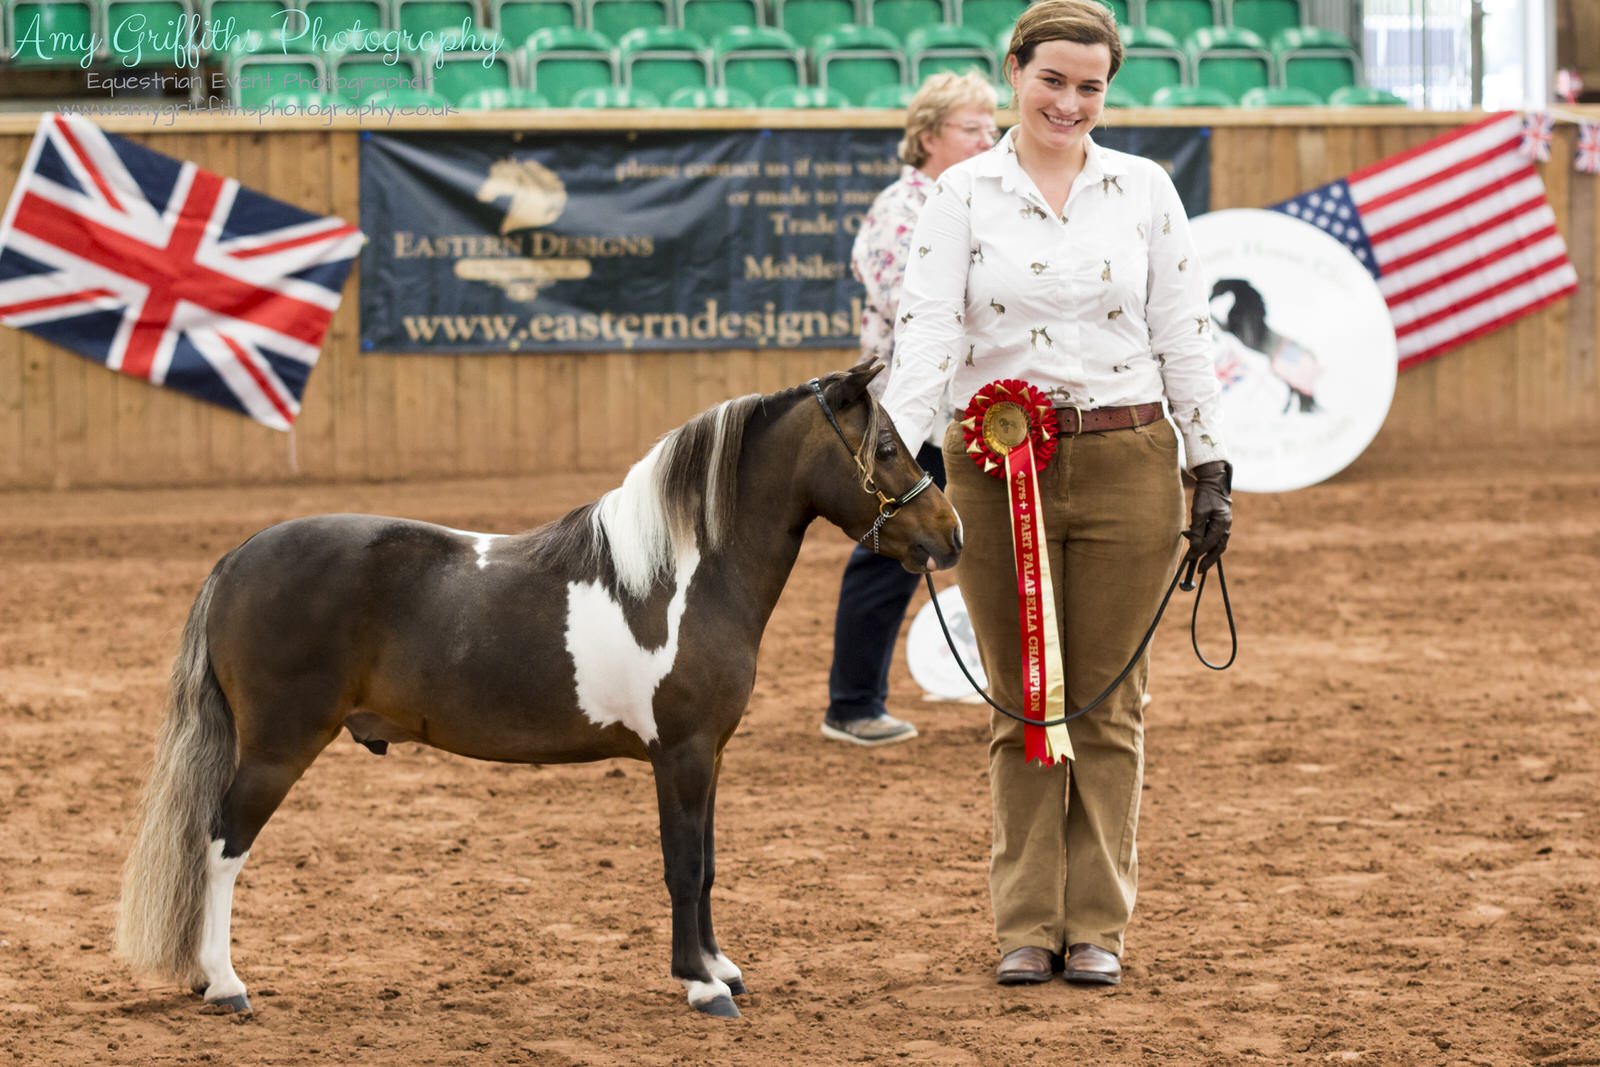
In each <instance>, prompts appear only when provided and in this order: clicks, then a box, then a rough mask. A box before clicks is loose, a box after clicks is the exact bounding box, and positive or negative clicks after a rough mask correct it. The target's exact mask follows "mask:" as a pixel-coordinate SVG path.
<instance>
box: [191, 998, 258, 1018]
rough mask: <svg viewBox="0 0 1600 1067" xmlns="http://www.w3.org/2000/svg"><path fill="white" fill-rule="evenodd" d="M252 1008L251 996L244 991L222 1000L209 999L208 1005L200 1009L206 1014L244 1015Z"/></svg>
mask: <svg viewBox="0 0 1600 1067" xmlns="http://www.w3.org/2000/svg"><path fill="white" fill-rule="evenodd" d="M251 1010H252V1009H251V1007H250V998H249V997H247V996H245V995H244V994H243V993H239V994H236V995H235V996H231V997H223V998H222V999H221V1000H208V1001H206V1006H205V1007H203V1008H201V1009H200V1011H201V1012H202V1013H204V1014H206V1015H234V1014H239V1015H243V1014H245V1013H246V1012H248V1011H251Z"/></svg>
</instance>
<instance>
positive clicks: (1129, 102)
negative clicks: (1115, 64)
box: [1106, 75, 1144, 107]
mask: <svg viewBox="0 0 1600 1067" xmlns="http://www.w3.org/2000/svg"><path fill="white" fill-rule="evenodd" d="M1143 106H1144V101H1143V100H1140V99H1139V98H1138V97H1137V96H1135V95H1133V93H1132V92H1131V91H1129V90H1128V89H1125V88H1123V85H1122V78H1121V76H1120V75H1119V76H1118V77H1115V78H1113V79H1111V85H1110V86H1109V87H1107V89H1106V107H1143Z"/></svg>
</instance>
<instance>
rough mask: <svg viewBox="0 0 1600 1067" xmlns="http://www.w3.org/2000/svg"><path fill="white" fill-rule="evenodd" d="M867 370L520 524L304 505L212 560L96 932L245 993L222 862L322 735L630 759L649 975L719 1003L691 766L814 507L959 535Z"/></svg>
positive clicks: (733, 404) (738, 408) (684, 436)
mask: <svg viewBox="0 0 1600 1067" xmlns="http://www.w3.org/2000/svg"><path fill="white" fill-rule="evenodd" d="M879 369H881V368H880V367H878V366H876V365H871V366H866V365H863V366H858V367H856V368H853V369H852V370H850V371H848V372H839V373H836V374H831V375H829V376H827V377H826V378H824V379H821V380H820V381H818V380H816V379H813V380H812V382H810V383H808V385H807V386H801V387H799V388H796V389H790V390H788V391H787V392H782V393H777V394H774V395H771V396H756V395H752V396H746V397H742V398H739V399H736V400H730V401H727V402H725V403H723V404H721V405H718V406H717V407H714V408H712V409H711V410H709V411H707V412H705V413H703V414H701V415H699V416H697V417H695V418H694V419H692V420H691V421H689V422H688V423H686V424H685V425H683V426H681V427H679V428H678V429H676V430H674V431H672V432H671V433H668V434H667V435H666V436H664V437H663V438H662V439H661V440H660V442H658V443H657V444H656V446H655V448H654V449H652V450H651V451H650V453H649V454H648V455H646V456H645V457H644V459H642V460H640V461H639V462H638V463H637V464H635V465H634V466H633V468H632V469H631V470H630V471H629V472H628V474H627V476H626V477H625V478H624V480H623V482H622V485H621V486H620V487H619V488H617V489H614V490H612V491H611V492H610V493H607V494H606V495H605V496H603V497H601V498H600V499H599V500H598V501H596V502H594V503H592V504H589V505H586V506H584V507H581V508H578V509H577V510H575V511H573V512H572V513H570V514H569V515H567V516H566V517H564V518H562V519H559V520H557V521H555V522H553V523H551V524H549V525H547V526H543V527H541V528H539V529H536V530H533V531H531V532H529V533H524V534H520V535H516V536H501V535H496V534H479V533H465V532H462V531H459V530H452V529H448V528H445V527H442V526H433V525H429V524H427V523H422V522H413V521H409V520H405V519H393V518H380V517H377V516H372V515H322V516H317V517H313V518H303V519H295V520H292V521H290V522H285V523H281V524H279V525H277V526H273V527H271V528H269V529H266V530H263V531H262V532H260V533H258V534H256V535H255V536H254V537H251V538H250V539H249V540H247V541H246V542H244V544H242V545H240V546H239V547H238V548H236V549H234V550H233V551H231V552H229V553H228V554H227V555H225V556H224V557H223V558H222V559H221V560H220V561H219V562H218V563H217V565H216V566H215V567H214V568H213V569H212V571H211V575H210V577H208V578H207V579H206V581H205V584H204V586H203V587H202V588H201V590H200V593H199V596H198V597H197V598H196V600H195V603H194V606H193V608H192V609H191V610H190V612H189V617H188V621H187V623H186V624H185V626H184V629H183V636H182V641H181V647H180V649H179V652H178V656H177V660H176V663H175V664H174V666H173V671H172V685H171V694H170V697H169V699H168V710H167V718H166V722H165V725H164V726H163V727H162V730H161V735H160V738H159V741H158V743H157V749H156V755H155V763H154V767H153V770H152V772H151V779H150V782H149V785H148V788H147V790H146V793H145V796H144V801H143V804H142V807H141V811H140V826H139V830H138V837H137V839H136V842H135V844H134V846H133V850H132V852H131V854H130V856H129V859H128V863H127V869H126V872H125V875H124V881H123V890H122V901H121V907H120V913H119V915H118V921H117V944H118V948H119V950H120V951H121V952H122V953H123V954H124V955H126V956H127V957H128V958H129V959H130V960H131V961H132V962H133V963H134V964H135V966H137V967H139V968H141V969H144V970H149V971H154V972H158V973H161V974H165V975H167V976H170V977H173V978H175V979H178V980H180V981H184V982H187V983H188V984H189V985H190V986H191V987H193V988H194V989H196V990H197V991H202V990H203V992H204V994H205V999H206V1001H207V1003H208V1004H209V1005H216V1006H218V1007H217V1008H216V1009H214V1010H227V1009H229V1008H231V1009H233V1010H237V1011H248V1010H249V1009H250V1002H249V999H248V997H247V995H246V991H245V986H244V983H243V982H241V981H240V980H239V978H238V976H237V975H236V974H235V973H234V970H233V965H232V961H231V958H230V952H229V925H230V922H229V919H230V914H231V909H232V903H233V886H234V880H235V878H237V876H238V874H239V871H240V869H241V868H242V867H243V866H244V862H245V860H246V859H247V858H248V857H249V854H250V848H251V845H252V844H253V843H254V841H255V839H256V835H257V834H258V833H260V831H261V828H262V826H263V825H265V823H266V821H267V820H268V818H270V817H271V815H272V813H273V811H274V810H276V809H277V807H278V805H279V804H281V803H282V802H283V799H284V796H285V795H286V794H287V793H288V791H289V789H290V787H291V786H293V785H294V783H295V781H296V780H298V779H299V778H300V776H301V775H302V774H303V773H305V770H306V768H307V767H309V766H310V765H311V762H312V760H314V759H316V757H317V755H318V754H319V753H320V752H321V751H322V750H323V748H325V747H326V746H327V745H328V744H329V742H331V741H333V740H334V738H335V737H337V736H338V734H339V731H340V730H341V729H345V730H348V731H349V732H350V734H351V736H352V737H353V738H354V739H355V740H356V741H359V742H361V743H362V744H365V745H366V746H367V747H368V748H370V749H372V750H373V751H375V752H378V753H380V754H381V753H382V752H383V751H384V749H385V748H386V746H387V745H388V744H389V743H390V742H396V741H412V742H419V743H421V744H426V745H432V746H433V747H435V748H439V749H443V750H444V751H446V752H454V753H457V754H459V755H463V756H470V757H473V758H476V759H486V760H497V761H502V762H511V763H571V762H581V761H589V760H599V759H607V758H612V757H632V758H634V759H639V760H648V761H649V762H650V764H651V765H652V767H653V769H654V772H655V782H656V796H657V801H658V804H659V807H660V817H661V851H662V855H663V858H664V860H665V866H666V881H667V889H668V892H669V896H670V898H671V902H672V975H673V976H674V977H675V978H677V979H679V980H680V981H681V982H682V983H683V984H684V985H685V986H686V987H687V990H688V999H689V1003H690V1004H691V1005H693V1006H694V1007H695V1008H697V1009H698V1010H700V1011H702V1012H705V1013H707V1014H710V1015H721V1016H737V1015H738V1014H739V1011H738V1008H737V1007H736V1006H735V1005H734V1002H733V1000H732V997H733V996H736V995H739V994H742V993H743V992H744V983H743V980H742V976H741V974H740V971H739V968H738V967H736V966H735V965H734V964H733V963H732V962H730V961H729V960H728V958H727V957H726V956H724V955H723V954H722V951H721V950H720V949H719V948H718V946H717V939H716V937H715V935H714V934H713V933H712V928H711V883H712V878H713V874H714V858H713V855H714V852H713V833H712V812H713V808H714V806H715V798H716V788H717V775H718V771H719V769H720V767H721V762H722V750H723V747H724V746H725V745H726V744H727V743H728V740H729V738H731V737H732V736H733V733H734V730H735V728H736V727H737V726H738V725H739V720H740V718H741V717H742V716H743V715H744V711H745V707H746V704H747V703H748V701H749V699H750V692H751V690H752V688H753V687H754V684H755V671H756V652H757V649H758V647H759V645H760V643H761V633H762V630H763V629H764V628H765V627H766V624H767V619H768V618H769V616H770V615H771V614H772V609H773V606H774V605H775V604H776V603H777V600H778V595H779V593H780V592H781V591H782V589H783V586H784V583H785V582H786V581H787V579H788V576H789V572H790V571H791V570H792V569H793V567H794V563H795V559H796V557H797V556H798V554H799V551H800V543H801V540H802V539H803V537H804V535H805V531H806V527H807V526H808V525H809V524H810V523H811V521H812V519H814V518H815V517H817V516H818V515H821V516H823V517H824V518H826V519H828V520H830V521H831V522H833V523H835V524H837V525H838V526H840V527H841V528H843V529H844V530H845V531H846V532H847V533H849V534H850V535H851V536H853V537H857V538H861V539H868V538H871V539H873V540H874V542H875V543H876V547H877V548H878V550H879V551H880V552H882V553H883V554H884V555H887V556H891V557H893V558H895V559H898V560H899V561H900V562H901V563H902V565H904V566H905V568H906V569H907V570H908V571H912V572H924V571H933V570H939V569H945V568H948V567H950V566H952V565H954V563H955V561H956V558H957V557H958V556H959V554H960V551H961V527H960V521H959V519H958V518H957V516H956V514H955V512H954V510H952V508H951V507H950V504H949V502H948V501H946V500H945V498H944V496H943V494H941V493H940V492H939V490H938V489H937V488H928V486H927V482H926V475H924V474H923V472H922V471H921V470H920V468H919V467H918V466H917V463H916V461H915V460H914V459H913V458H912V455H913V454H912V452H911V451H909V450H907V449H906V448H905V446H904V444H903V443H902V442H901V441H900V439H899V437H898V436H897V435H896V434H895V432H894V429H893V426H892V424H890V422H889V420H888V419H886V418H883V417H882V409H881V408H879V406H878V404H877V401H876V400H874V399H873V397H872V396H871V394H870V393H869V392H868V391H867V382H868V380H869V379H871V377H872V376H873V375H874V374H875V373H876V372H877V371H878V370H879ZM841 441H843V442H844V443H841ZM880 487H882V489H887V490H890V491H896V495H894V496H890V495H889V493H888V492H885V491H882V490H881V489H880ZM923 490H926V491H923Z"/></svg>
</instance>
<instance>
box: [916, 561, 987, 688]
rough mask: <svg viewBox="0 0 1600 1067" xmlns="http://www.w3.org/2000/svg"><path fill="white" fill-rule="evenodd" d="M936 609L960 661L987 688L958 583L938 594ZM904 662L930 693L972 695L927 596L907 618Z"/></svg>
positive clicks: (976, 643) (975, 640)
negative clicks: (958, 653)
mask: <svg viewBox="0 0 1600 1067" xmlns="http://www.w3.org/2000/svg"><path fill="white" fill-rule="evenodd" d="M939 610H940V611H942V612H944V621H945V622H946V623H947V624H948V625H949V627H950V636H951V637H952V638H954V639H955V643H956V648H958V649H960V650H961V662H962V663H965V664H966V665H967V670H969V671H971V672H972V677H973V678H974V679H975V680H976V681H977V683H978V684H979V685H981V686H984V687H985V688H987V687H988V685H989V680H988V678H986V677H985V676H984V673H983V664H982V663H980V662H979V661H978V638H977V637H976V636H975V635H974V634H973V632H972V621H971V620H970V619H968V618H967V605H966V601H964V600H962V599H961V587H960V586H958V585H952V586H950V587H949V588H948V589H946V590H944V591H943V592H941V593H940V594H939ZM906 665H907V666H908V667H910V668H911V678H912V680H913V681H915V682H916V683H917V684H918V685H920V686H921V687H922V689H923V691H924V692H925V693H927V694H928V695H929V696H930V697H935V698H937V699H939V700H965V699H966V698H968V697H974V698H975V699H976V697H975V696H974V693H973V689H972V683H971V682H969V681H967V679H966V676H965V675H964V674H962V673H961V668H960V667H959V666H958V665H957V664H956V661H955V657H954V656H952V655H951V654H950V645H949V642H947V641H945V639H944V632H943V631H941V630H940V629H939V617H938V616H937V615H935V614H934V611H933V602H932V601H931V600H930V601H929V602H928V603H926V604H924V605H922V610H920V611H918V612H917V615H916V618H914V619H912V620H911V632H910V633H909V634H907V635H906Z"/></svg>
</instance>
